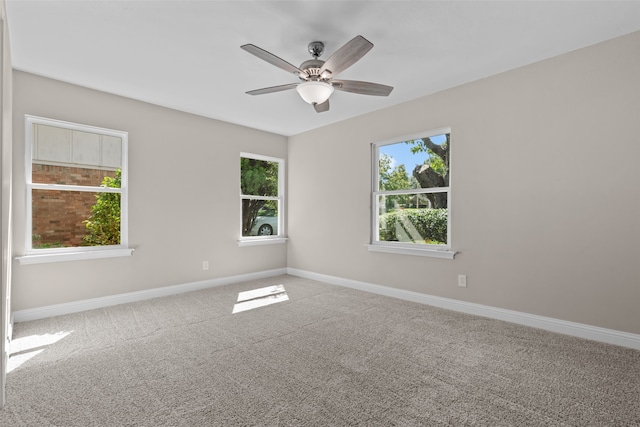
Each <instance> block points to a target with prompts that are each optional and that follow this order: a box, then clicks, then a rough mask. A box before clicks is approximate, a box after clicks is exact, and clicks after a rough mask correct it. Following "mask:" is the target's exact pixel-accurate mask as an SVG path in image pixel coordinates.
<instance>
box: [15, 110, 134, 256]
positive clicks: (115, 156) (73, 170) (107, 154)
mask: <svg viewBox="0 0 640 427" xmlns="http://www.w3.org/2000/svg"><path fill="white" fill-rule="evenodd" d="M25 127H26V128H25V134H26V145H25V151H26V188H27V198H26V199H27V221H26V241H25V252H26V254H25V257H21V258H19V260H20V262H21V263H30V262H47V261H62V260H71V259H84V258H102V257H112V256H123V255H131V252H132V251H131V250H130V249H128V248H127V243H128V242H127V139H128V136H127V133H126V132H121V131H115V130H109V129H101V128H96V127H92V126H85V125H79V124H75V123H67V122H62V121H57V120H51V119H45V118H41V117H34V116H26V118H25Z"/></svg>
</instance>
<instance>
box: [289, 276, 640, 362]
mask: <svg viewBox="0 0 640 427" xmlns="http://www.w3.org/2000/svg"><path fill="white" fill-rule="evenodd" d="M287 274H289V275H292V276H298V277H303V278H306V279H312V280H318V281H320V282H325V283H329V284H332V285H338V286H344V287H347V288H352V289H357V290H360V291H365V292H371V293H374V294H379V295H384V296H388V297H393V298H399V299H403V300H407V301H413V302H419V303H422V304H427V305H432V306H435V307H441V308H446V309H449V310H454V311H460V312H463V313H468V314H475V315H478V316H483V317H489V318H492V319H498V320H504V321H507V322H511V323H517V324H520V325H525V326H530V327H533V328H539V329H545V330H548V331H552V332H558V333H561V334H565V335H571V336H574V337H579V338H585V339H589V340H594V341H600V342H604V343H608V344H615V345H619V346H622V347H629V348H633V349H636V350H640V335H637V334H631V333H628V332H621V331H616V330H613V329H605V328H600V327H597V326H591V325H585V324H582V323H575V322H568V321H566V320H560V319H554V318H551V317H544V316H537V315H534V314H528V313H522V312H519V311H513V310H505V309H502V308H496V307H491V306H488V305H482V304H475V303H470V302H465V301H459V300H455V299H450V298H443V297H437V296H433V295H428V294H423V293H419V292H413V291H407V290H403V289H396V288H390V287H387V286H381V285H374V284H372V283H366V282H360V281H357V280H350V279H343V278H340V277H335V276H328V275H325V274H319V273H313V272H310V271H304V270H298V269H296V268H287Z"/></svg>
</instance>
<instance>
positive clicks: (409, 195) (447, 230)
mask: <svg viewBox="0 0 640 427" xmlns="http://www.w3.org/2000/svg"><path fill="white" fill-rule="evenodd" d="M450 150H451V133H450V130H449V129H439V130H436V131H432V132H424V133H423V134H418V135H412V136H410V137H407V138H402V139H400V141H398V140H395V141H393V142H388V141H387V142H383V143H378V144H374V145H373V156H372V157H373V168H372V170H373V194H372V206H373V209H372V224H373V227H372V236H373V237H372V242H371V245H370V246H369V249H370V250H372V251H380V252H394V253H405V254H412V255H426V256H435V257H441V258H453V255H454V254H455V253H454V252H451V251H450V248H451V220H450V218H451V215H450V210H449V207H450V192H451V187H450V179H449V176H450V172H451V169H450V162H449V159H450Z"/></svg>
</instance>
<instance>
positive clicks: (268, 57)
mask: <svg viewBox="0 0 640 427" xmlns="http://www.w3.org/2000/svg"><path fill="white" fill-rule="evenodd" d="M240 48H241V49H244V50H246V51H247V52H249V53H251V54H253V55H255V56H257V57H258V58H260V59H262V60H263V61H267V62H268V63H269V64H271V65H275V66H276V67H278V68H282V69H283V70H285V71H288V72H290V73H293V74H297V75H306V73H305V72H304V71H302V70H301V69H300V68H298V67H296V66H295V65H292V64H290V63H288V62H287V61H285V60H284V59H282V58H280V57H277V56H275V55H274V54H273V53H271V52H267V51H266V50H264V49H261V48H259V47H258V46H256V45H253V44H245V45H242V46H240Z"/></svg>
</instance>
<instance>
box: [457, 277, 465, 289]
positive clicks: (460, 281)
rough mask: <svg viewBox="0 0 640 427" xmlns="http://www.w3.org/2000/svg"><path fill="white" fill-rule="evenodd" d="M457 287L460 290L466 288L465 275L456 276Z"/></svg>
mask: <svg viewBox="0 0 640 427" xmlns="http://www.w3.org/2000/svg"><path fill="white" fill-rule="evenodd" d="M458 286H460V287H461V288H466V287H467V275H466V274H458Z"/></svg>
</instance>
